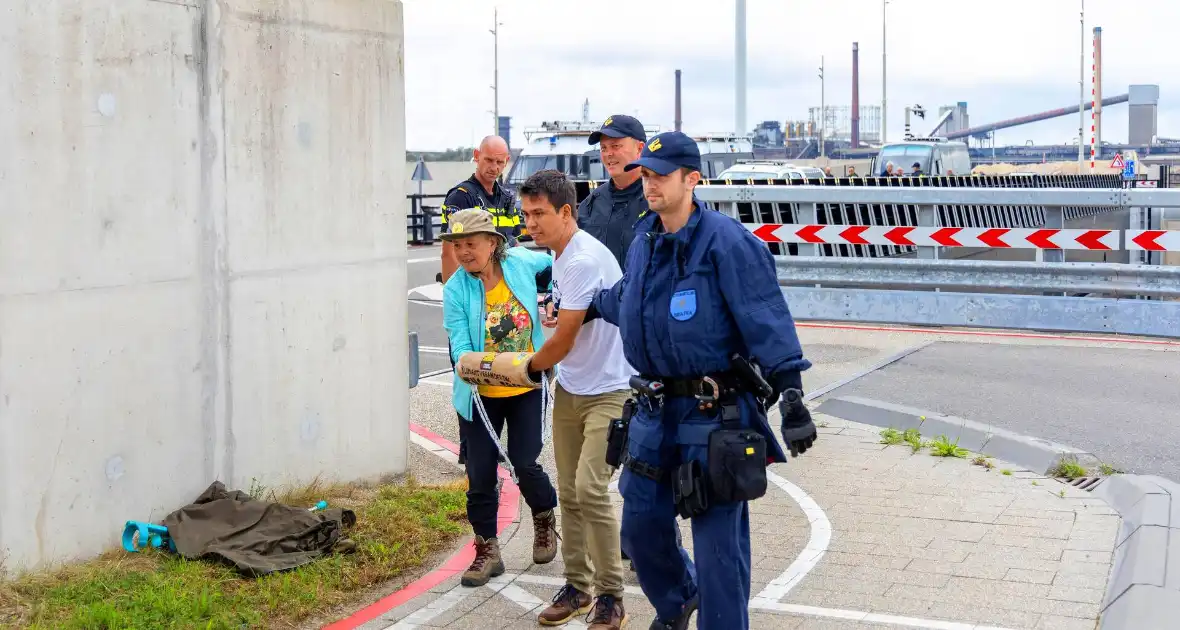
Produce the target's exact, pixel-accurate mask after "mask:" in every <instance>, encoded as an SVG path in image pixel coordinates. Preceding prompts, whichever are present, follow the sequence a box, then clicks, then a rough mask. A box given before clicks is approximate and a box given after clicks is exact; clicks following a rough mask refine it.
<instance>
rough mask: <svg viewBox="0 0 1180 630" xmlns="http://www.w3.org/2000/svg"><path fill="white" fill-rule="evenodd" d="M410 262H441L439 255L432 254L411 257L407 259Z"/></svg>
mask: <svg viewBox="0 0 1180 630" xmlns="http://www.w3.org/2000/svg"><path fill="white" fill-rule="evenodd" d="M406 262H407V263H409V264H411V265H412V264H414V263H424V262H439V258H438V256H431V257H430V258H411V259H409V260H407V261H406Z"/></svg>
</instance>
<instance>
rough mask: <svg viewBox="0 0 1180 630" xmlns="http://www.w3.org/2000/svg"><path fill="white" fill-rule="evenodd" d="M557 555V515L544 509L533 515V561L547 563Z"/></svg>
mask: <svg viewBox="0 0 1180 630" xmlns="http://www.w3.org/2000/svg"><path fill="white" fill-rule="evenodd" d="M556 557H557V516H555V515H554V514H553V510H546V511H544V512H541V513H540V514H537V515H535V516H533V562H535V563H537V564H548V563H550V562H553V559H554V558H556Z"/></svg>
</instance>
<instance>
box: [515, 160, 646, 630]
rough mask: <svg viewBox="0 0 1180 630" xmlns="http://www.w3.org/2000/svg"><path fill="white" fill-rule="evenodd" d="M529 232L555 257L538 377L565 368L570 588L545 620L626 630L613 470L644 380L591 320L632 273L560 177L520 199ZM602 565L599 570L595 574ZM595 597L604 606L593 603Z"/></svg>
mask: <svg viewBox="0 0 1180 630" xmlns="http://www.w3.org/2000/svg"><path fill="white" fill-rule="evenodd" d="M518 196H519V198H520V200H521V214H522V215H523V216H524V220H525V227H527V228H528V231H529V234H530V235H532V237H533V239H534V240H535V241H536V242H537V244H538V245H541V246H543V247H547V248H549V249H551V250H553V253H554V256H555V260H554V262H553V298H554V300H555V302H556V303H557V306H558V309H557V317H556V323H555V324H554V322H553V321H547V322H545V325H547V326H550V327H553V326H554V325H556V328H557V329H556V331H554V333H553V336H552V337H551V338H550V339H549V340H547V341H546V342H545V344H544V345H543V346H541V348H540V349H539V350H538V351H537V353H536V354H534V355H533V357H532V359H531V360H530V361H529V370H530V371H532V372H542V371H544V370H548V369H550V368H552V367H553V366H554V365H557V366H558V368H557V386H556V387H555V388H554V389H555V392H554V400H553V454H554V458H555V459H556V460H557V481H558V484H557V497H558V499H557V501H558V505H559V506H560V507H561V532H562V538H561V553H562V559H563V560H564V561H565V580H566V584H565V586H563V587H562V588H561V590H559V591H558V593H557V596H556V597H554V598H553V605H552V606H550V607H549V608H547V609H545V610H544V611H543V612H541V613H540V615H539V616H538V621H540V622H541V623H542V624H544V625H548V626H553V625H560V624H563V623H566V622H567V621H569V620H571V619H573V618H574V617H575V616H577V615H581V614H586V613H587V612H591V611H592V612H591V615H590V622H589V625H590V628H592V629H593V630H618V629H619V628H621V627H622V625H623V623H624V621H625V619H626V612H625V611H624V609H623V601H622V599H623V558H622V552H621V550H620V544H619V521H618V517H616V516H615V509H614V506H613V505H611V500H610V495H609V491H608V489H607V487H608V485H609V484H610V480H611V475H612V473H613V470H612V469H611V467H610V465H608V464H607V463H606V435H607V430H608V428H609V427H610V423H611V420H612V419H614V418H618V417H620V416H621V415H622V413H623V403H624V401H626V400H627V398H628V396H629V395H630V393H631V390H630V385H629V381H630V379H631V376H632V375H633V374H634V373H635V371H634V370H632V369H631V366H630V365H628V364H627V359H626V358H625V357H624V355H623V340H622V337H621V336H620V335H619V329H618V328H617V327H616V326H614V325H612V324H609V323H607V322H605V321H602V320H601V319H599V320H595V321H592V322H589V323H586V324H583V323H582V318H583V316H584V315H585V313H586V309H587V308H588V307H589V306H590V303H591V302H592V301H593V299H594V296H595V295H597V294H598V292H599V291H601V290H603V289H608V288H610V287H612V286H614V284H615V283H616V282H618V280H619V279H620V278H622V277H623V272H622V271H621V270H620V269H619V263H618V261H617V260H615V257H614V255H613V254H611V252H610V250H609V249H607V247H606V246H605V245H603V244H602V243H600V242H599V241H598V240H597V239H595V238H594V237H593V236H591V235H590V234H588V233H586V232H583V231H581V230H579V229H578V222H577V214H576V213H577V207H578V206H577V197H576V195H575V192H574V186H573V183H572V182H570V181H569V180H568V179H567V178H566V176H565V175H564V174H562V173H560V172H558V171H553V170H544V171H539V172H537V173H535V174H533V175H532V176H531V177H529V178H528V180H527V181H526V182H524V183H523V184H521V186H520V189H519V190H518ZM591 565H593V570H591ZM592 589H593V591H594V595H596V599H595V597H592V594H591V590H592Z"/></svg>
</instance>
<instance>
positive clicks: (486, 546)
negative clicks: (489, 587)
mask: <svg viewBox="0 0 1180 630" xmlns="http://www.w3.org/2000/svg"><path fill="white" fill-rule="evenodd" d="M503 573H504V559H503V558H501V557H500V541H498V540H496V539H495V538H483V537H481V536H476V537H475V560H473V561H472V562H471V566H469V567H467V571H465V572H464V573H463V579H462V580H461V582H462V583H463V586H483V585H484V584H487V583H488V580H490V579H492V578H494V577H496V576H497V575H503Z"/></svg>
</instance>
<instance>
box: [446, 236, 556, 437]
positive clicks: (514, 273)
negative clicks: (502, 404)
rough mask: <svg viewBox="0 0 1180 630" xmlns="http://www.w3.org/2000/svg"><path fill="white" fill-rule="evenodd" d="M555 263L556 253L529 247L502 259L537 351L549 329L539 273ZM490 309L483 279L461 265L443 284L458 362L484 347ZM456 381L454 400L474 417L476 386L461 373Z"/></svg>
mask: <svg viewBox="0 0 1180 630" xmlns="http://www.w3.org/2000/svg"><path fill="white" fill-rule="evenodd" d="M552 266H553V257H552V256H550V255H549V254H543V253H541V252H535V251H532V250H530V249H528V248H525V247H511V248H509V249H508V257H507V258H506V259H505V260H504V262H502V263H500V268H501V270H502V271H503V273H504V282H505V284H507V285H508V290H509V291H511V292H512V295H513V296H515V297H516V299H517V300H520V303H521V304H522V305H523V306H524V308H525V310H527V311H528V313H529V321H531V322H532V325H533V351H534V352H536V351H537V350H540V349H541V345H542V344H544V343H545V332H544V330H543V329H542V327H541V319H540V317H538V314H537V274H538V273H540V272H541V271H544V270H545V269H548V268H549V267H552ZM486 310H487V295H486V293H485V292H484V286H483V281H482V280H480V279H479V278H477V277H475V276H473V275H471V274H469V273H467V272H466V271H464V270H463V268H462V267H460V268H459V269H458V270H456V271H455V273H454V274H452V275H451V278H450V279H449V280H447V284H446V286H445V287H443V327H444V328H445V329H446V331H447V339H448V340H449V341H450V342H451V359H453V360H454V361H455V363H456V364H458V363H459V357H460V356H462V355H463V353H465V352H473V351H475V352H481V351H483V349H484V348H483V341H484V320H485V319H486V317H487V315H486V312H485V311H486ZM453 382H454V384H453V386H452V387H451V403H452V404H453V405H454V406H455V411H458V412H459V415H460V416H462V417H463V419H464V420H468V421H470V420H471V419H472V417H471V406H472V405H471V396H472V394H473V392H474V390H473V389H472V386H471V385H470V384H469V383H467V382H466V381H463V380H461V379H460V378H459V377H458V375H456V376H455V378H454V381H453Z"/></svg>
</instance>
